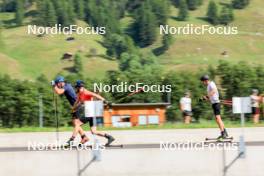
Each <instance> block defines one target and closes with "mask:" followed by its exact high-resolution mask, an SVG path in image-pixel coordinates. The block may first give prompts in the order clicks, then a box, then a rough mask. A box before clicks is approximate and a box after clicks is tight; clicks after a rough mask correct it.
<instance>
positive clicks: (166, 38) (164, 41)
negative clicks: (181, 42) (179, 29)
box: [162, 34, 172, 51]
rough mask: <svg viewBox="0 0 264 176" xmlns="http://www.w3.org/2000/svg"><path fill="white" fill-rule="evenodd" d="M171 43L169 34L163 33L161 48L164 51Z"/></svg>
mask: <svg viewBox="0 0 264 176" xmlns="http://www.w3.org/2000/svg"><path fill="white" fill-rule="evenodd" d="M171 44H172V36H171V35H170V34H164V35H163V38H162V49H163V51H166V50H168V49H169V47H170V45H171Z"/></svg>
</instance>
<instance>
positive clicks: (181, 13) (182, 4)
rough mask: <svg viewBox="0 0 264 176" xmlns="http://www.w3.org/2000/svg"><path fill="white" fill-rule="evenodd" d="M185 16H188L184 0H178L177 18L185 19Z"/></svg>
mask: <svg viewBox="0 0 264 176" xmlns="http://www.w3.org/2000/svg"><path fill="white" fill-rule="evenodd" d="M187 18H188V7H187V3H186V0H180V2H179V14H178V19H179V20H180V21H185V20H187Z"/></svg>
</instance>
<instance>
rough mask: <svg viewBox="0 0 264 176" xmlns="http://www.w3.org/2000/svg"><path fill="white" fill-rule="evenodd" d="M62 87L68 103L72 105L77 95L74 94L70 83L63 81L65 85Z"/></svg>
mask: <svg viewBox="0 0 264 176" xmlns="http://www.w3.org/2000/svg"><path fill="white" fill-rule="evenodd" d="M63 89H64V95H65V97H66V98H67V100H68V101H69V103H70V104H71V105H72V106H73V105H74V103H75V101H76V99H77V96H76V93H75V91H74V89H73V87H72V85H71V84H69V83H65V86H64V87H63Z"/></svg>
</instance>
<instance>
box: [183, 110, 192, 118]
mask: <svg viewBox="0 0 264 176" xmlns="http://www.w3.org/2000/svg"><path fill="white" fill-rule="evenodd" d="M182 115H183V116H184V117H185V116H192V111H183V112H182Z"/></svg>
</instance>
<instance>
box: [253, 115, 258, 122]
mask: <svg viewBox="0 0 264 176" xmlns="http://www.w3.org/2000/svg"><path fill="white" fill-rule="evenodd" d="M253 122H254V124H258V123H259V114H254V116H253Z"/></svg>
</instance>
